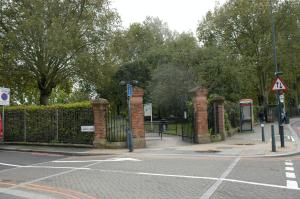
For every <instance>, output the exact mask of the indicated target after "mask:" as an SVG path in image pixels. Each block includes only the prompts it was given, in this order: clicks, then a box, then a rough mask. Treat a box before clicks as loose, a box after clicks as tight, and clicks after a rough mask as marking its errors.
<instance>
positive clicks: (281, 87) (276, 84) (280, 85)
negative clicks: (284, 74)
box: [272, 77, 287, 91]
mask: <svg viewBox="0 0 300 199" xmlns="http://www.w3.org/2000/svg"><path fill="white" fill-rule="evenodd" d="M280 90H282V91H286V90H287V86H286V85H284V83H283V81H282V80H281V79H280V77H277V78H276V80H275V81H274V83H273V86H272V91H280Z"/></svg>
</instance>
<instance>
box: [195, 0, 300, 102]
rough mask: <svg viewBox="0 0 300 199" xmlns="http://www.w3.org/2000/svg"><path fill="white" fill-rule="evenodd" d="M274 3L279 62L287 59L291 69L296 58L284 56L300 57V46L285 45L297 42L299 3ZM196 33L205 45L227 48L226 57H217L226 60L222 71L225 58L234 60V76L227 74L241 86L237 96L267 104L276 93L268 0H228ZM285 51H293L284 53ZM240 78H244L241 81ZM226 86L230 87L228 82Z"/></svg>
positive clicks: (293, 1)
mask: <svg viewBox="0 0 300 199" xmlns="http://www.w3.org/2000/svg"><path fill="white" fill-rule="evenodd" d="M272 2H273V3H274V15H275V19H276V20H275V21H276V31H277V32H276V35H278V42H277V44H278V55H280V56H279V57H282V60H280V59H279V62H283V60H285V61H286V64H285V65H284V70H286V71H290V72H291V70H290V69H289V68H290V66H289V65H291V64H290V63H289V62H290V61H291V60H293V59H290V58H287V59H285V57H297V56H293V54H294V53H299V48H298V47H296V45H294V46H293V47H292V48H291V50H289V48H287V46H284V45H287V43H290V44H292V43H294V44H296V43H297V40H298V39H297V38H298V37H299V36H297V35H299V25H297V24H296V21H297V20H299V17H300V15H299V12H298V11H297V9H298V10H299V8H300V3H299V1H295V0H288V1H272ZM197 32H198V38H199V40H200V41H201V42H203V43H204V45H205V46H206V47H209V48H211V47H212V46H213V48H220V49H222V50H223V51H224V53H225V54H224V56H223V58H222V57H220V56H218V57H219V58H221V59H222V60H225V66H222V67H224V68H223V69H222V70H224V69H225V68H226V60H227V59H226V58H229V59H230V60H234V62H235V63H233V64H232V65H231V66H230V65H228V66H229V70H230V71H231V70H232V71H233V73H232V75H230V73H229V74H228V72H225V73H226V77H228V78H229V79H231V78H234V79H232V82H235V83H238V85H239V86H240V87H241V89H240V94H239V95H238V96H240V97H241V96H242V97H243V96H245V95H244V94H247V95H248V97H252V98H253V99H254V100H255V101H258V103H259V104H260V105H266V104H268V103H269V97H270V95H273V93H270V85H271V82H272V79H273V78H274V66H273V62H272V61H273V60H272V49H271V47H272V43H271V20H270V8H269V1H259V0H254V1H248V0H239V1H234V0H231V1H228V2H226V3H225V4H224V5H223V6H222V7H218V8H216V9H215V11H214V12H209V13H208V14H207V16H206V18H205V20H204V21H203V22H201V23H200V25H199V27H198V31H197ZM283 43H285V44H283ZM297 46H298V45H297ZM297 48H298V49H297ZM284 51H289V52H290V53H283V52H284ZM292 51H293V52H292ZM296 59H297V58H296ZM294 61H295V58H294ZM279 64H280V65H281V63H279ZM230 71H229V72H230ZM291 76H293V75H284V77H286V78H287V79H288V81H289V80H290V78H291ZM239 78H240V80H241V81H238V80H239ZM224 80H225V79H224ZM292 81H295V78H292ZM223 82H224V81H223ZM245 82H246V84H245ZM250 85H251V86H250ZM226 87H227V88H230V85H229V87H228V81H227V83H226ZM247 87H248V88H247ZM233 90H234V91H236V89H232V91H233ZM231 98H232V97H231ZM233 98H235V97H233Z"/></svg>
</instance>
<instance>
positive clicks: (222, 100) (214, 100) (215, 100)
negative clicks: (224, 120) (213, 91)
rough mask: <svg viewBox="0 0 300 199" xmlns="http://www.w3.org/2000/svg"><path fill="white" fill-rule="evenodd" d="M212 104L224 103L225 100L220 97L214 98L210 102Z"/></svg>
mask: <svg viewBox="0 0 300 199" xmlns="http://www.w3.org/2000/svg"><path fill="white" fill-rule="evenodd" d="M212 101H213V102H224V101H225V98H224V97H222V96H216V97H214V98H213V100H212Z"/></svg>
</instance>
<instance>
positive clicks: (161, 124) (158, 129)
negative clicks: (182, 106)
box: [144, 117, 195, 142]
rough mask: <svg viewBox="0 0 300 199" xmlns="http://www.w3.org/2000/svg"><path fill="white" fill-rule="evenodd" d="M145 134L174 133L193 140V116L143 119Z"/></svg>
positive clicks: (185, 139)
mask: <svg viewBox="0 0 300 199" xmlns="http://www.w3.org/2000/svg"><path fill="white" fill-rule="evenodd" d="M144 126H145V133H146V136H148V137H149V136H159V135H160V133H162V134H165V135H176V136H180V137H182V140H184V141H191V142H193V141H194V139H195V136H194V135H195V128H194V117H191V118H187V119H183V118H172V119H170V118H169V119H163V120H158V121H153V122H152V123H151V122H150V121H145V123H144Z"/></svg>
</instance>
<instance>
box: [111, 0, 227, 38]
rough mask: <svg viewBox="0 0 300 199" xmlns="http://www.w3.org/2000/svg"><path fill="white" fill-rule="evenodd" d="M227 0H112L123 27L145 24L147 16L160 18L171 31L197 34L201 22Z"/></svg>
mask: <svg viewBox="0 0 300 199" xmlns="http://www.w3.org/2000/svg"><path fill="white" fill-rule="evenodd" d="M225 1H226V0H111V2H112V8H115V9H117V11H118V13H119V15H120V16H121V19H122V25H123V27H125V28H127V27H129V25H130V24H131V23H134V22H143V21H144V20H145V18H146V16H153V17H158V18H159V19H161V20H162V21H163V22H166V23H168V26H169V28H170V29H171V30H176V31H177V32H179V33H181V32H183V31H185V32H188V31H190V32H193V33H195V32H196V28H197V25H198V24H199V21H201V20H202V19H203V17H205V15H206V13H207V12H208V11H209V10H213V9H214V7H215V5H222V4H223V3H224V2H225Z"/></svg>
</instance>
